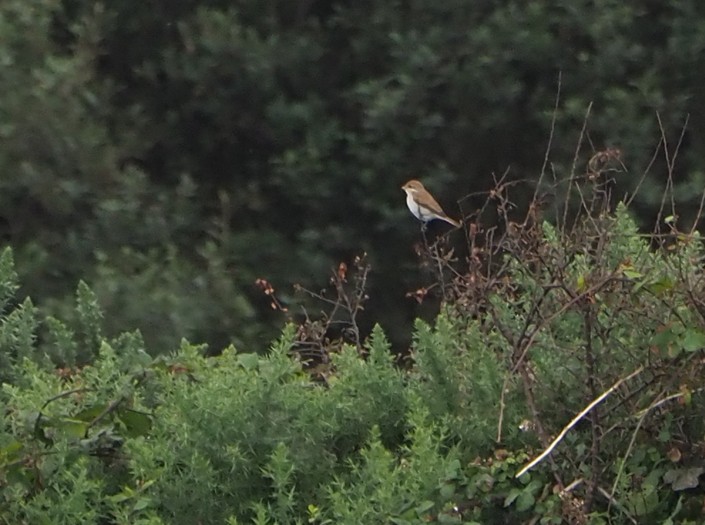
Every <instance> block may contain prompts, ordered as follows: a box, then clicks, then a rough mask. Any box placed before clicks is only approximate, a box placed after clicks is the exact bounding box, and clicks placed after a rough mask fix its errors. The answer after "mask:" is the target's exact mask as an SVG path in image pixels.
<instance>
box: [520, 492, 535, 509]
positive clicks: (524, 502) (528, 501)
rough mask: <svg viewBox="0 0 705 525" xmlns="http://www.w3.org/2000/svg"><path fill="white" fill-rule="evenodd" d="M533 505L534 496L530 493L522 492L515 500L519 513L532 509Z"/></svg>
mask: <svg viewBox="0 0 705 525" xmlns="http://www.w3.org/2000/svg"><path fill="white" fill-rule="evenodd" d="M535 503H536V498H534V495H533V494H532V493H531V492H530V491H528V490H524V491H523V492H522V493H521V494H520V495H519V497H518V498H517V500H516V508H517V510H518V511H519V512H524V511H526V510H529V509H530V508H531V507H533V506H534V504H535Z"/></svg>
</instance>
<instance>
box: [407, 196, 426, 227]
mask: <svg viewBox="0 0 705 525" xmlns="http://www.w3.org/2000/svg"><path fill="white" fill-rule="evenodd" d="M406 205H407V206H408V207H409V211H410V212H411V213H413V214H414V217H416V218H417V219H419V220H420V221H422V220H424V219H423V218H422V217H421V208H420V207H419V205H418V203H417V202H416V201H415V200H414V197H413V196H412V195H411V192H410V191H409V192H407V193H406Z"/></svg>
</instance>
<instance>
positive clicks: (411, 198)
mask: <svg viewBox="0 0 705 525" xmlns="http://www.w3.org/2000/svg"><path fill="white" fill-rule="evenodd" d="M401 189H402V190H404V191H405V192H406V205H407V206H408V207H409V210H410V211H411V213H413V214H414V217H416V218H417V219H419V220H420V221H422V222H423V223H424V227H425V226H426V224H427V223H428V222H429V221H432V220H433V219H440V220H442V221H446V222H447V223H448V224H452V225H453V226H455V227H456V228H460V223H459V222H458V221H456V220H453V219H451V218H450V217H448V216H447V215H446V213H445V212H444V211H443V208H441V205H440V204H438V203H437V202H436V199H434V198H433V196H432V195H431V194H430V193H429V192H428V191H427V190H426V188H424V187H423V184H421V183H420V182H419V181H417V180H410V181H409V182H407V183H406V184H404V185H403V186H402V187H401Z"/></svg>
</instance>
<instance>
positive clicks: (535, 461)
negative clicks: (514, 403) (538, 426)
mask: <svg viewBox="0 0 705 525" xmlns="http://www.w3.org/2000/svg"><path fill="white" fill-rule="evenodd" d="M643 371H644V367H643V366H640V367H639V368H637V369H636V370H634V372H632V373H631V374H629V375H628V376H627V377H623V378H621V379H620V380H619V381H617V382H616V383H615V384H613V385H612V386H611V387H609V388H608V389H607V390H605V391H604V392H603V393H602V394H600V396H599V397H597V398H596V399H595V400H593V401H592V403H590V404H589V405H588V406H586V407H585V408H584V409H583V410H582V412H580V414H578V415H577V416H575V417H574V418H573V419H572V420H571V421H570V423H568V424H567V425H566V426H565V427H563V430H561V433H560V434H558V436H557V437H556V439H554V440H553V441H552V442H551V444H550V445H548V447H546V450H544V451H543V452H541V454H540V455H539V456H537V457H536V458H535V459H533V460H532V461H531V463H529V464H528V465H526V466H525V467H524V468H522V469H521V470H520V471H519V472H518V473H517V475H516V476H514V477H515V478H518V477H520V476H521V475H522V474H524V473H526V472H528V471H529V470H531V469H532V468H533V467H535V466H536V465H537V464H538V463H540V462H541V461H542V460H543V459H544V458H545V457H546V456H548V455H549V454H550V453H551V452H552V451H553V449H554V448H556V445H558V443H560V442H561V440H562V439H563V438H564V437H565V435H566V434H567V433H568V431H569V430H570V429H571V428H573V427H574V426H575V425H576V424H577V423H578V421H580V420H581V419H582V418H583V417H585V414H587V413H588V412H590V411H591V410H592V409H593V408H595V406H597V405H599V404H600V403H601V402H602V401H604V400H605V398H606V397H607V396H609V395H610V394H611V393H612V392H614V391H615V390H617V389H618V388H619V387H620V385H621V384H622V383H624V382H626V381H629V380H630V379H632V378H633V377H636V376H638V375H639V374H641V373H642V372H643Z"/></svg>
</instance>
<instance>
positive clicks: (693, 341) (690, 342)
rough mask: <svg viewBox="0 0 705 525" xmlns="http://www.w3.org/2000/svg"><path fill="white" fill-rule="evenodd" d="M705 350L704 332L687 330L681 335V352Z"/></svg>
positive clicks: (694, 329) (693, 329) (695, 329)
mask: <svg viewBox="0 0 705 525" xmlns="http://www.w3.org/2000/svg"><path fill="white" fill-rule="evenodd" d="M703 348H705V332H703V331H702V330H698V329H697V328H688V329H687V330H686V331H685V334H683V350H685V351H686V352H696V351H698V350H702V349H703Z"/></svg>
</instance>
